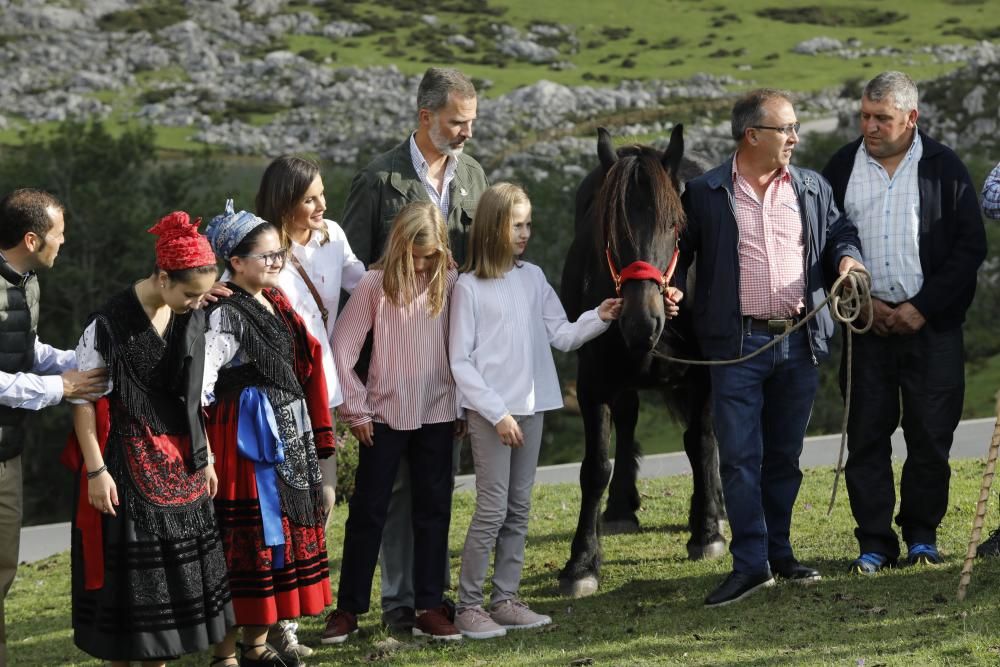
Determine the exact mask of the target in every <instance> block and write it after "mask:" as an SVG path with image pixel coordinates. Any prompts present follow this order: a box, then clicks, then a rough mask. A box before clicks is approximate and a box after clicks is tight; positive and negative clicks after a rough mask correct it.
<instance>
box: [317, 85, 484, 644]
mask: <svg viewBox="0 0 1000 667" xmlns="http://www.w3.org/2000/svg"><path fill="white" fill-rule="evenodd" d="M476 108H477V104H476V89H475V86H473V85H472V82H471V81H470V80H469V78H468V77H466V76H465V75H464V74H462V73H461V72H459V71H458V70H455V69H450V68H440V67H431V68H430V69H428V70H427V72H426V73H425V74H424V77H423V79H422V80H421V81H420V86H419V88H418V89H417V129H416V131H414V132H412V133H411V134H410V136H409V137H407V138H406V139H404V140H403V142H402V143H400V144H399V145H398V146H396V147H395V148H393V149H391V150H390V151H388V152H386V153H383V154H382V155H380V156H378V157H376V158H375V159H374V160H372V162H371V163H370V164H369V165H368V166H366V167H365V168H364V169H362V170H361V171H360V172H358V174H357V176H355V177H354V181H353V182H352V183H351V190H350V193H349V194H348V195H347V203H346V204H345V206H344V214H343V216H342V217H341V220H342V221H343V223H342V224H343V227H344V232H345V233H346V234H347V240H348V241H349V242H350V244H351V250H353V251H354V254H355V255H356V256H357V257H359V258H360V259H361V261H362V262H364V263H365V264H371V263H372V262H374V261H375V260H377V259H378V258H379V257H380V256H381V255H382V251H383V249H384V246H385V241H386V239H387V238H388V236H389V229H390V227H391V226H392V221H393V220H394V219H395V217H396V214H397V213H398V212H399V210H400V209H401V208H403V207H404V206H405V205H406V204H408V203H410V202H413V201H429V202H433V203H434V204H435V205H437V206H438V208H440V209H441V213H442V214H443V215H444V218H445V220H447V222H448V236H449V239H448V241H449V244H450V246H451V252H452V255H453V256H454V258H455V261H456V262H458V263H459V264H462V263H463V262H464V261H465V251H466V242H467V237H468V233H469V226H470V225H471V224H472V217H473V215H474V214H475V211H476V204H477V203H478V201H479V196H480V195H481V194H482V193H483V191H485V190H486V188H487V187H488V183H487V182H486V175H485V174H484V173H483V168H482V167H481V166H480V164H479V163H478V162H476V160H474V159H473V158H471V157H469V156H468V155H465V154H464V152H463V151H464V148H465V143H466V141H468V140H469V139H471V138H472V125H473V123H474V122H475V120H476ZM458 443H459V441H456V448H455V453H456V463H457V458H458V457H457V454H458ZM410 503H411V499H410V472H409V469H408V468H407V466H406V462H405V461H402V462H401V463H400V469H399V473H398V475H397V477H396V483H395V485H394V487H393V490H392V498H391V500H390V501H389V513H388V516H387V518H386V523H385V528H384V530H383V533H382V554H381V564H382V623H383V624H384V625H386V626H387V627H388V628H389V629H391V630H393V631H397V632H406V633H409V632H410V631H411V629H412V627H413V624H414V594H413V530H412V525H411V513H410V508H411V504H410ZM442 567H445V571H446V572H448V563H442ZM445 581H446V583H447V582H449V581H450V577H446V580H445ZM336 634H337V633H336V631H335V630H334V629H331V628H328V630H327V632H326V633H324V636H323V642H324V643H339V642H341V641H343V640H344V639H346V637H345V636H334V635H336Z"/></svg>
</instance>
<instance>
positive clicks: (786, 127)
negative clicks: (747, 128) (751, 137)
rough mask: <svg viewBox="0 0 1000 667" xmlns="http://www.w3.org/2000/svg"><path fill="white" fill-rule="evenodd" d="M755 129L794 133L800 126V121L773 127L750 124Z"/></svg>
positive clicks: (797, 131) (787, 133)
mask: <svg viewBox="0 0 1000 667" xmlns="http://www.w3.org/2000/svg"><path fill="white" fill-rule="evenodd" d="M751 127H753V129H755V130H774V131H775V132H781V133H782V134H784V135H789V134H791V133H792V132H794V133H795V134H798V133H799V128H800V127H802V123H789V124H788V125H782V126H781V127H774V126H773V125H752V126H751Z"/></svg>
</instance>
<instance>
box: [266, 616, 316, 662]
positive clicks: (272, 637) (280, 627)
mask: <svg viewBox="0 0 1000 667" xmlns="http://www.w3.org/2000/svg"><path fill="white" fill-rule="evenodd" d="M298 630H299V624H298V623H296V622H295V621H278V622H277V623H276V624H274V625H272V626H271V629H270V630H268V631H267V643H268V644H270V645H271V646H273V647H275V648H276V649H277V650H278V653H283V654H285V655H289V656H295V657H297V658H308V657H309V656H311V655H312V654H313V650H312V649H311V648H309V647H308V646H306V645H305V644H300V643H299V638H298V636H296V634H295V633H296V632H298Z"/></svg>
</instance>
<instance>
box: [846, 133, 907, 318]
mask: <svg viewBox="0 0 1000 667" xmlns="http://www.w3.org/2000/svg"><path fill="white" fill-rule="evenodd" d="M923 154H924V147H923V142H921V141H920V134H919V133H917V132H914V134H913V143H912V144H910V148H909V150H908V151H907V152H906V155H905V156H904V157H903V160H902V161H901V162H900V163H899V166H898V167H896V171H895V173H894V174H893V175H892V178H889V174H888V172H886V170H885V167H883V166H882V165H881V164H879V162H878V160H876V159H875V158H873V157H872V156H871V155H869V154H868V149H867V148H865V142H864V141H863V140H862V142H861V145H860V146H859V147H858V152H857V153H856V154H855V156H854V168H853V169H852V170H851V178H850V181H849V182H848V184H847V192H846V194H845V195H844V212H845V213H846V214H847V217H848V218H850V220H851V221H852V222H853V223H854V224H855V225H856V226H857V228H858V236H859V237H860V239H861V248H862V252H864V255H865V268H867V269H868V270H869V271H871V276H872V296H874V297H875V298H878V299H881V300H883V301H888V302H890V303H902V302H904V301H907V300H909V299H911V298H913V297H914V296H916V294H917V292H919V291H920V288H921V287H923V285H924V272H923V269H922V268H921V267H920V189H919V186H918V181H917V163H918V162H920V158H921V156H922V155H923Z"/></svg>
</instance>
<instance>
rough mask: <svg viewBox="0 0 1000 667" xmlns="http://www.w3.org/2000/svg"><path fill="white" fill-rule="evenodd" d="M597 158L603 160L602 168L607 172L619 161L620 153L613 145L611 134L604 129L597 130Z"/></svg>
mask: <svg viewBox="0 0 1000 667" xmlns="http://www.w3.org/2000/svg"><path fill="white" fill-rule="evenodd" d="M597 157H599V158H601V166H602V167H604V170H605V171H607V170H608V169H611V166H612V165H613V164H614V163H615V162H616V161H617V160H618V153H616V152H615V147H614V145H612V143H611V133H610V132H608V131H607V130H606V129H604V128H603V127H599V128H597Z"/></svg>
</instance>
